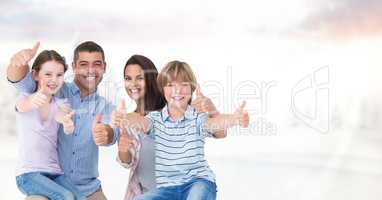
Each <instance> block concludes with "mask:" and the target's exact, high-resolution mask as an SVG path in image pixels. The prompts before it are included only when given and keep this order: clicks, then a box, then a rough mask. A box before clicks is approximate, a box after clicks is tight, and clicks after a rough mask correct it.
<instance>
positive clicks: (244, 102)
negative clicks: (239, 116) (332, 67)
mask: <svg viewBox="0 0 382 200" xmlns="http://www.w3.org/2000/svg"><path fill="white" fill-rule="evenodd" d="M245 104H246V101H243V102H242V103H241V104H240V106H239V107H238V108H237V110H236V112H243V111H244V107H245Z"/></svg>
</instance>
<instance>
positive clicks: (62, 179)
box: [54, 175, 86, 200]
mask: <svg viewBox="0 0 382 200" xmlns="http://www.w3.org/2000/svg"><path fill="white" fill-rule="evenodd" d="M54 182H56V183H57V184H59V185H61V186H62V187H64V188H66V189H67V190H69V191H70V192H72V193H73V195H74V196H75V199H76V200H86V196H85V195H83V194H82V193H81V192H80V191H79V190H78V189H77V188H76V186H75V185H74V184H72V183H71V182H70V180H69V179H68V178H67V177H66V176H65V175H60V176H57V177H56V178H55V179H54Z"/></svg>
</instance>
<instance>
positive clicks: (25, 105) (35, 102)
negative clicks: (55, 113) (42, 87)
mask: <svg viewBox="0 0 382 200" xmlns="http://www.w3.org/2000/svg"><path fill="white" fill-rule="evenodd" d="M47 100H48V98H47V96H46V95H44V94H43V93H41V92H40V91H37V92H35V93H33V94H31V95H29V96H25V97H22V98H20V99H19V100H18V101H17V102H16V109H17V111H18V112H29V111H31V110H33V109H37V108H39V107H41V106H42V105H44V104H45V103H47Z"/></svg>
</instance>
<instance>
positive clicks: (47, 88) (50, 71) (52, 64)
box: [33, 60, 65, 95]
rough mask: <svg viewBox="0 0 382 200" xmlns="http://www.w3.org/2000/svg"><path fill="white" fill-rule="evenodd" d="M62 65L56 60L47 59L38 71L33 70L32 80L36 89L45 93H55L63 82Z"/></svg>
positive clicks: (63, 72)
mask: <svg viewBox="0 0 382 200" xmlns="http://www.w3.org/2000/svg"><path fill="white" fill-rule="evenodd" d="M64 74H65V71H64V66H63V65H62V64H61V63H58V62H56V61H53V60H52V61H48V62H45V63H44V64H42V65H41V68H40V71H39V72H34V76H33V78H34V80H35V81H37V82H38V89H39V90H42V91H43V93H44V94H46V95H53V94H55V93H56V92H57V91H58V90H59V89H60V88H61V86H62V85H63V83H64Z"/></svg>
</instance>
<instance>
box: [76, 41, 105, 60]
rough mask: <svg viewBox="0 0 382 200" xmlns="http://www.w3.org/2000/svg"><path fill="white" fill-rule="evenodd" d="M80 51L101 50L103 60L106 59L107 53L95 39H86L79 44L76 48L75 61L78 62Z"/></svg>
mask: <svg viewBox="0 0 382 200" xmlns="http://www.w3.org/2000/svg"><path fill="white" fill-rule="evenodd" d="M80 52H90V53H91V52H100V53H101V54H102V60H103V61H105V53H104V52H103V49H102V47H101V46H100V45H98V44H97V43H95V42H93V41H86V42H83V43H81V44H79V45H78V46H77V47H76V49H75V50H74V56H73V62H76V61H77V60H78V57H79V53H80Z"/></svg>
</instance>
